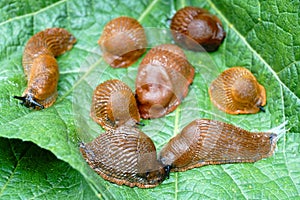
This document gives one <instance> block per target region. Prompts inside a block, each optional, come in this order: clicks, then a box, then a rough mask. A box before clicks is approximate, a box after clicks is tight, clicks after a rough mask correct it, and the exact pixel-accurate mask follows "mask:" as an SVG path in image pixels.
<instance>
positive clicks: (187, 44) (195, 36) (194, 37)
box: [170, 6, 226, 51]
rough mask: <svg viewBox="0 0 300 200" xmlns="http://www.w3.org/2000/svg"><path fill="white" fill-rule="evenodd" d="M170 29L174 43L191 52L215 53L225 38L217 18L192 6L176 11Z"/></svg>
mask: <svg viewBox="0 0 300 200" xmlns="http://www.w3.org/2000/svg"><path fill="white" fill-rule="evenodd" d="M170 28H171V31H172V35H173V38H174V40H175V42H176V43H178V44H179V45H180V46H182V47H184V48H186V49H190V50H193V51H203V50H206V51H216V50H217V49H218V48H219V46H220V44H221V43H222V42H223V40H224V38H225V36H226V33H225V31H224V29H223V27H222V23H221V21H220V20H219V19H218V17H216V16H215V15H212V14H210V13H209V12H208V11H207V10H205V9H202V8H198V7H192V6H188V7H184V8H182V9H180V10H178V11H177V12H176V13H175V15H174V16H173V18H172V21H171V27H170Z"/></svg>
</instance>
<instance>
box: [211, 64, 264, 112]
mask: <svg viewBox="0 0 300 200" xmlns="http://www.w3.org/2000/svg"><path fill="white" fill-rule="evenodd" d="M209 95H210V99H211V101H212V102H213V103H214V105H215V106H217V107H218V108H219V109H220V110H222V111H224V112H226V113H229V114H247V113H257V112H258V111H260V110H262V111H264V108H263V106H264V105H265V104H266V90H265V88H264V87H263V86H262V85H260V84H259V83H258V82H257V80H256V78H255V77H254V76H253V74H252V73H251V72H250V71H249V70H248V69H246V68H243V67H233V68H230V69H227V70H225V71H224V72H223V73H221V74H220V75H219V76H218V77H217V78H216V79H215V80H214V81H213V82H212V83H211V85H210V87H209Z"/></svg>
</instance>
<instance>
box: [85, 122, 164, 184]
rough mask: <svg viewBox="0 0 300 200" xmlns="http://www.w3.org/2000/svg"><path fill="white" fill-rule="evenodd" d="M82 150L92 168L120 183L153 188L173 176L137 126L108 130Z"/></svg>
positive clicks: (151, 143)
mask: <svg viewBox="0 0 300 200" xmlns="http://www.w3.org/2000/svg"><path fill="white" fill-rule="evenodd" d="M80 151H81V153H82V155H83V157H84V158H85V160H86V162H87V163H88V164H89V165H90V167H91V168H92V169H93V170H94V171H96V172H97V173H98V174H99V175H100V176H101V177H102V178H104V179H105V180H108V181H111V182H113V183H116V184H118V185H123V184H125V185H127V186H130V187H134V186H137V187H140V188H152V187H155V186H157V185H159V184H160V183H161V182H162V181H164V180H165V178H166V177H168V176H169V172H170V171H169V170H170V168H169V166H166V167H163V166H162V165H161V164H160V163H159V162H158V160H157V155H156V149H155V146H154V144H153V142H152V140H151V139H150V138H149V137H148V136H147V135H145V134H144V133H143V132H141V131H139V130H138V129H137V128H134V127H127V126H122V127H119V128H117V129H115V130H108V131H106V132H105V133H103V134H101V135H100V136H98V137H97V138H96V139H94V140H93V141H92V142H90V143H87V144H83V143H82V144H81V146H80Z"/></svg>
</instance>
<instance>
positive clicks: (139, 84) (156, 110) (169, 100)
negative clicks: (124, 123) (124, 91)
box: [135, 44, 195, 119]
mask: <svg viewBox="0 0 300 200" xmlns="http://www.w3.org/2000/svg"><path fill="white" fill-rule="evenodd" d="M194 73H195V71H194V68H193V66H192V65H191V64H190V63H189V62H188V60H187V58H186V56H185V54H184V52H183V50H182V49H180V48H179V47H178V46H176V45H173V44H163V45H159V46H156V47H154V48H152V49H151V50H150V51H149V52H148V53H147V54H146V56H145V57H144V59H143V60H142V62H141V64H140V66H139V68H138V75H137V78H136V91H135V93H136V99H137V104H138V108H139V111H140V115H141V117H142V118H144V119H149V118H159V117H163V116H164V115H166V114H168V113H170V112H172V111H173V110H175V109H176V107H177V106H178V105H179V104H180V103H181V101H182V100H183V98H184V97H186V95H187V93H188V87H189V85H190V84H191V83H192V82H193V78H194Z"/></svg>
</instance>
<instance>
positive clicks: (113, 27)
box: [98, 16, 147, 68]
mask: <svg viewBox="0 0 300 200" xmlns="http://www.w3.org/2000/svg"><path fill="white" fill-rule="evenodd" d="M98 44H99V46H100V48H101V50H102V53H103V59H104V60H105V61H106V62H107V63H108V64H109V65H110V66H111V67H113V68H125V67H128V66H130V65H132V64H133V63H134V62H136V61H137V59H138V58H139V57H140V56H141V55H142V54H143V53H144V52H145V51H146V47H147V38H146V34H145V31H144V28H143V27H142V25H141V24H140V23H139V22H138V21H137V20H136V19H134V18H131V17H126V16H123V17H118V18H115V19H113V20H111V21H110V22H109V23H107V24H106V25H105V27H104V30H103V32H102V35H101V36H100V38H99V40H98Z"/></svg>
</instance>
